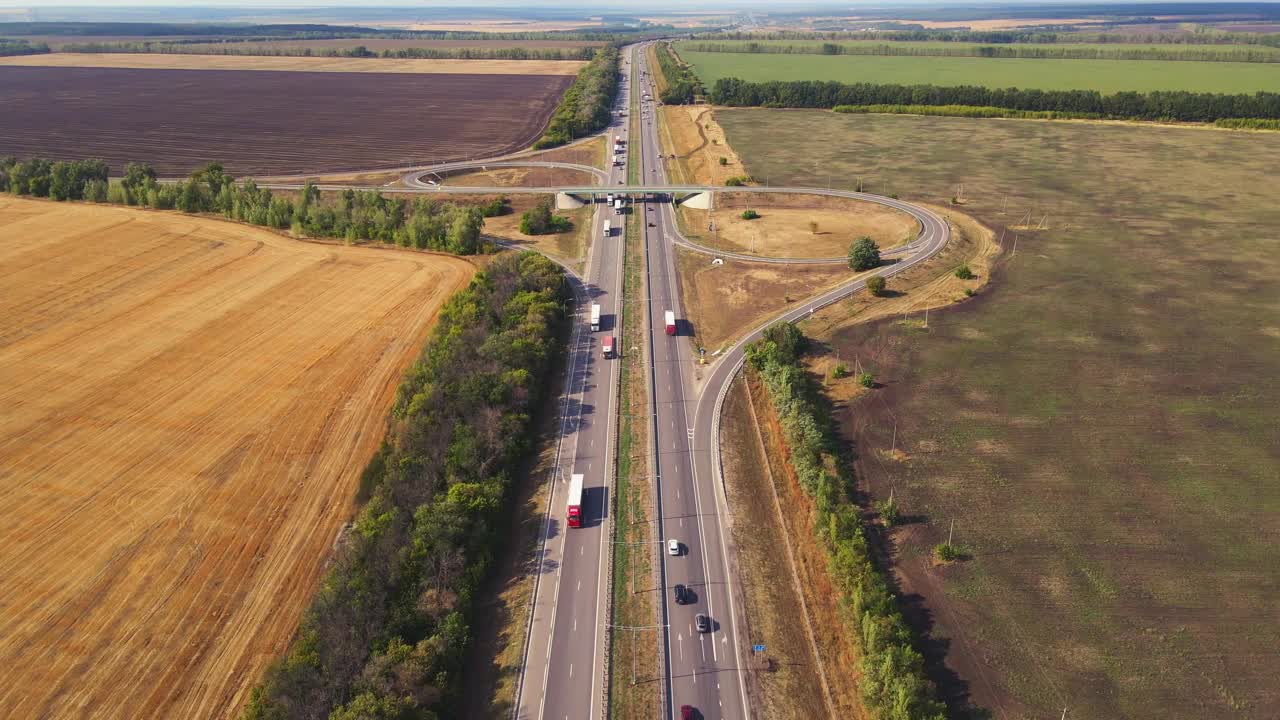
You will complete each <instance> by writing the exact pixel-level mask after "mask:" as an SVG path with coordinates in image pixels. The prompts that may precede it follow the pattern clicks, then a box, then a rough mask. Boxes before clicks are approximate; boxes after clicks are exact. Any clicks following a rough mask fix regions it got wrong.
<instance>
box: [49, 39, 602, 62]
mask: <svg viewBox="0 0 1280 720" xmlns="http://www.w3.org/2000/svg"><path fill="white" fill-rule="evenodd" d="M61 52H77V53H157V54H170V55H254V56H271V57H350V58H396V59H425V60H590V59H591V58H593V57H595V55H596V52H597V48H594V47H580V48H522V47H509V48H501V47H498V48H485V47H479V48H431V47H421V48H397V49H386V50H382V51H380V52H379V51H375V50H370V49H369V48H368V47H366V46H364V45H357V46H355V47H351V48H309V47H290V46H287V45H256V44H246V43H208V44H200V45H197V44H192V43H174V42H147V41H143V42H91V43H68V44H66V45H63V46H62V49H61Z"/></svg>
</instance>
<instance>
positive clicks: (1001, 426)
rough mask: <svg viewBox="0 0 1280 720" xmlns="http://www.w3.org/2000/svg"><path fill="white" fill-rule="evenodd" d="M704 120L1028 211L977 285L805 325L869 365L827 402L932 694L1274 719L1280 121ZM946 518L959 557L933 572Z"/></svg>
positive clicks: (1013, 216)
mask: <svg viewBox="0 0 1280 720" xmlns="http://www.w3.org/2000/svg"><path fill="white" fill-rule="evenodd" d="M717 117H718V119H719V121H720V123H721V124H722V125H723V126H724V127H725V129H726V131H727V132H728V136H729V140H730V142H732V143H733V145H734V147H735V148H736V149H737V150H738V152H740V153H741V154H742V155H743V157H744V160H745V162H746V164H747V168H748V169H749V170H750V171H751V172H752V173H753V174H755V175H764V174H766V173H767V174H770V175H771V176H772V177H773V178H775V182H778V183H787V184H803V183H813V182H814V180H813V177H812V175H811V171H810V170H808V169H806V168H804V167H797V164H796V161H795V159H796V158H797V157H800V158H807V157H827V158H829V161H830V162H831V163H832V164H833V166H834V169H835V170H836V172H837V177H843V178H845V179H846V183H851V182H854V181H856V177H857V176H862V177H863V178H864V179H865V180H866V182H867V183H868V185H869V186H871V187H878V186H880V185H881V184H884V185H887V186H888V187H890V188H892V189H893V190H894V191H897V192H900V193H901V194H902V195H903V197H907V198H922V199H926V200H932V201H934V202H939V201H941V200H942V199H943V198H949V197H951V196H952V195H955V194H957V187H958V186H959V185H961V184H963V192H962V196H963V197H964V199H965V200H966V204H965V206H964V208H963V209H964V211H965V212H967V213H972V214H973V215H975V216H976V217H978V218H979V219H982V220H984V221H986V222H988V223H990V224H993V225H997V226H1015V225H1023V224H1026V223H1027V215H1028V213H1029V214H1030V216H1031V220H1030V224H1031V225H1033V226H1037V225H1039V224H1040V223H1041V221H1043V223H1044V226H1045V227H1046V228H1047V229H1045V230H1040V231H1036V230H1021V231H1015V230H1009V231H1008V232H1007V233H1006V235H1005V237H1004V248H1005V254H1006V257H1005V259H1004V260H1002V264H1001V265H1000V266H999V267H998V269H997V270H996V279H995V281H994V283H993V284H992V285H991V286H990V287H989V288H987V289H984V290H982V291H980V292H979V294H978V295H977V297H976V298H974V299H973V300H971V301H968V302H965V303H963V304H962V305H960V306H959V307H958V308H956V309H954V310H950V311H945V312H935V313H934V314H933V315H932V317H931V318H930V319H929V325H928V328H927V329H925V328H924V327H923V323H922V322H921V320H922V318H920V317H919V315H913V316H912V318H911V320H910V321H909V322H905V323H904V322H903V321H901V320H894V321H888V322H882V323H879V324H875V325H872V326H870V327H862V328H851V329H846V330H841V331H837V332H835V333H827V334H825V335H823V339H824V341H825V342H826V343H827V344H828V345H829V347H830V348H831V350H832V351H833V352H834V351H838V352H839V355H840V358H841V359H842V361H845V362H850V361H853V360H855V359H856V361H857V362H858V363H860V364H861V365H862V366H863V367H865V368H867V369H868V370H869V371H871V372H873V373H874V374H875V376H876V380H877V382H879V383H880V384H881V385H882V386H883V387H881V388H880V389H878V390H876V391H875V392H872V393H869V394H867V395H866V396H864V397H863V398H862V399H861V400H859V401H857V402H855V403H853V404H852V406H851V407H850V408H849V409H847V410H844V411H841V413H840V421H841V423H842V426H843V429H844V432H845V433H846V434H847V435H848V436H849V437H851V438H856V441H857V444H856V447H857V472H858V475H859V478H860V482H861V485H862V488H863V489H864V490H866V491H868V492H869V493H870V494H871V496H872V497H874V498H884V497H886V496H887V495H888V494H889V493H890V492H893V493H894V496H895V499H896V500H897V501H898V502H899V503H900V504H901V505H902V507H903V510H904V512H905V514H906V515H907V516H909V517H910V518H911V519H912V520H913V522H910V523H909V524H906V525H904V526H902V527H901V528H899V529H898V530H896V531H895V532H894V533H893V534H892V536H891V540H892V544H893V547H894V550H895V553H896V554H895V557H896V560H897V570H898V577H899V581H900V583H901V586H902V590H903V592H904V594H905V595H906V596H907V597H908V599H909V609H910V610H911V611H912V612H913V614H914V615H915V616H916V617H918V618H920V619H921V623H922V625H924V626H925V627H929V628H931V642H930V643H929V645H928V650H929V653H930V655H931V656H933V657H941V658H944V659H945V663H939V664H937V665H935V677H936V678H937V679H938V680H939V681H941V682H942V683H943V685H944V687H945V688H946V691H947V693H948V696H949V698H950V699H951V701H952V702H953V703H955V704H957V705H959V704H962V703H963V702H964V701H965V699H966V697H970V698H972V700H973V701H974V703H976V704H977V705H979V706H981V707H985V708H988V709H989V710H990V711H991V712H992V715H993V717H995V718H1021V717H1057V716H1058V715H1059V714H1060V713H1061V711H1062V708H1063V707H1069V708H1070V714H1069V717H1077V718H1118V717H1125V718H1164V717H1168V716H1170V714H1171V713H1172V714H1174V715H1177V716H1178V717H1195V718H1224V719H1225V718H1257V719H1259V720H1262V719H1266V718H1271V717H1274V709H1275V708H1276V707H1277V706H1280V686H1277V684H1276V683H1275V678H1276V677H1277V676H1280V654H1278V653H1277V648H1280V624H1277V623H1276V620H1275V619H1276V617H1278V616H1280V601H1278V600H1277V593H1276V589H1277V586H1278V584H1280V564H1277V563H1276V559H1275V547H1276V544H1277V541H1278V540H1280V485H1278V484H1277V482H1276V477H1277V476H1276V467H1277V463H1278V459H1280V435H1277V433H1276V432H1275V417H1276V411H1275V409H1276V408H1277V407H1280V385H1278V384H1277V382H1276V377H1277V376H1280V259H1277V255H1276V253H1275V238H1276V233H1277V228H1280V209H1278V208H1277V205H1276V203H1275V200H1274V195H1273V191H1272V187H1273V185H1274V182H1273V180H1274V168H1275V167H1276V166H1277V165H1280V137H1273V136H1271V135H1260V134H1251V133H1241V132H1227V131H1213V130H1195V129H1181V128H1152V127H1132V126H1124V125H1100V124H1076V123H1060V122H1044V121H1002V120H970V119H963V118H921V117H901V116H857V117H854V116H848V117H846V116H838V115H833V114H830V113H823V112H812V111H753V110H735V111H726V110H721V111H719V112H718V113H717ZM833 146H834V147H838V148H839V149H840V151H839V152H836V153H833V152H832V147H833ZM1015 232H1016V234H1017V236H1018V240H1017V242H1018V244H1017V249H1016V252H1011V251H1012V250H1013V244H1014V235H1015ZM832 312H834V310H833V311H832ZM894 448H896V450H897V451H898V453H897V454H891V453H890V452H889V451H890V450H891V449H894ZM952 521H954V522H955V541H956V542H957V543H958V544H960V545H962V546H963V547H965V548H966V549H967V550H968V551H969V552H970V553H971V555H972V559H971V560H968V561H966V562H962V563H959V564H954V565H948V566H935V565H934V564H933V563H932V562H931V561H930V559H929V555H928V549H929V548H930V547H931V546H932V545H933V544H934V543H936V542H940V541H942V540H945V539H946V537H947V532H948V530H949V527H950V523H951V522H952ZM1171 708H1176V709H1177V710H1176V711H1173V710H1171Z"/></svg>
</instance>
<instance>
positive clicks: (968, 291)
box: [964, 288, 977, 297]
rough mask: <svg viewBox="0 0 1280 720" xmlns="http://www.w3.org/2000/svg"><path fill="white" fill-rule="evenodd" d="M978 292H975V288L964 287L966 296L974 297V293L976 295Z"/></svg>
mask: <svg viewBox="0 0 1280 720" xmlns="http://www.w3.org/2000/svg"><path fill="white" fill-rule="evenodd" d="M976 294H977V293H975V292H974V291H973V288H965V289H964V296H965V297H973V296H974V295H976Z"/></svg>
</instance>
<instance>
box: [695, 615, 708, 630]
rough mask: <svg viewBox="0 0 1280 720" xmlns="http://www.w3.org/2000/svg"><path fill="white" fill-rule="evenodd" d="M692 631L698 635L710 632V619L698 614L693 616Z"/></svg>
mask: <svg viewBox="0 0 1280 720" xmlns="http://www.w3.org/2000/svg"><path fill="white" fill-rule="evenodd" d="M693 629H694V630H697V631H698V632H700V633H707V632H711V618H709V617H707V616H706V615H703V614H702V613H698V614H697V615H694V616H693Z"/></svg>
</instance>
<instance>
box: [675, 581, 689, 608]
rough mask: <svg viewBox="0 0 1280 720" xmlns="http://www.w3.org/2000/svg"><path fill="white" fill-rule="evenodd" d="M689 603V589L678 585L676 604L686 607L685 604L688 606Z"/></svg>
mask: <svg viewBox="0 0 1280 720" xmlns="http://www.w3.org/2000/svg"><path fill="white" fill-rule="evenodd" d="M688 602H689V588H687V587H685V586H684V585H681V584H679V583H677V584H676V604H677V605H684V604H687V603H688Z"/></svg>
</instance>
